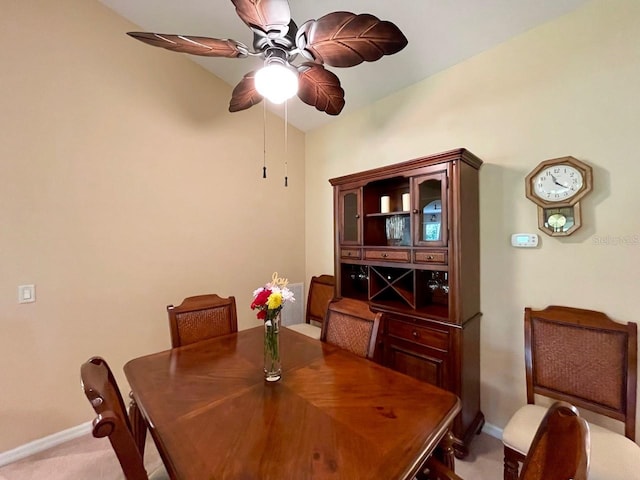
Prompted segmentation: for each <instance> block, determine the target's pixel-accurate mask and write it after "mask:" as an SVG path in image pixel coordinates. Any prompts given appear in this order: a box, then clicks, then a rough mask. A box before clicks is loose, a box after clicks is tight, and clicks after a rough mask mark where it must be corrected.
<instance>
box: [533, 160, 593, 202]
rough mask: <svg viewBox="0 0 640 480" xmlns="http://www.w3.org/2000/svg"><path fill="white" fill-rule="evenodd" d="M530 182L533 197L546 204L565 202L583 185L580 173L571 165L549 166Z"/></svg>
mask: <svg viewBox="0 0 640 480" xmlns="http://www.w3.org/2000/svg"><path fill="white" fill-rule="evenodd" d="M531 181H532V183H533V185H532V186H533V192H534V193H535V195H537V196H538V197H540V198H541V199H543V200H545V201H547V202H565V201H567V200H569V199H570V198H571V197H573V196H574V195H575V194H577V193H578V192H579V191H580V190H581V189H582V186H583V185H584V178H583V176H582V172H581V171H580V170H578V169H576V168H574V167H572V166H571V165H551V166H549V167H547V168H545V169H544V170H542V171H541V172H540V173H539V174H538V175H536V176H535V177H534V178H532V179H531Z"/></svg>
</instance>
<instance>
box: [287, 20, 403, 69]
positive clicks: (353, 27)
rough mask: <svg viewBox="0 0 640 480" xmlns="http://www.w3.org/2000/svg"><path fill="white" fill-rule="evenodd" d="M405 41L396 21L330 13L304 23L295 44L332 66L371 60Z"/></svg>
mask: <svg viewBox="0 0 640 480" xmlns="http://www.w3.org/2000/svg"><path fill="white" fill-rule="evenodd" d="M407 43H408V41H407V38H406V37H405V36H404V34H403V33H402V32H401V31H400V29H399V28H398V27H397V26H396V25H394V24H393V23H391V22H388V21H383V20H380V19H379V18H377V17H375V16H373V15H370V14H368V13H364V14H361V15H356V14H355V13H350V12H333V13H329V14H327V15H325V16H323V17H320V18H319V19H318V20H309V21H308V22H306V23H304V24H303V25H302V26H301V27H300V28H299V29H298V33H297V34H296V46H297V47H298V48H299V49H300V51H301V53H302V54H303V55H304V56H305V57H307V58H309V59H312V60H313V61H315V62H318V63H326V64H328V65H332V66H334V67H353V66H354V65H358V64H360V63H362V62H364V61H366V62H374V61H376V60H378V59H380V57H382V56H383V55H393V54H394V53H397V52H399V51H400V50H402V49H403V48H404V47H405V46H406V45H407Z"/></svg>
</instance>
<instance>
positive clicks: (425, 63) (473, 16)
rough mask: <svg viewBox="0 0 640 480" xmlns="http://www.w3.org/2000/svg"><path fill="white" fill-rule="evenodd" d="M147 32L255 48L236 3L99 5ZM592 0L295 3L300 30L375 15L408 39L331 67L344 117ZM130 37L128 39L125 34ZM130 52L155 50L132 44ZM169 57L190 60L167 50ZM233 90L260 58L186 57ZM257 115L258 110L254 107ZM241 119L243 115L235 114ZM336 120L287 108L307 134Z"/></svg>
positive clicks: (107, 0)
mask: <svg viewBox="0 0 640 480" xmlns="http://www.w3.org/2000/svg"><path fill="white" fill-rule="evenodd" d="M99 1H100V2H101V3H103V4H104V5H106V6H107V7H109V8H111V9H112V10H114V11H115V12H117V13H118V14H120V15H121V16H123V17H125V18H126V19H128V20H129V21H131V22H133V23H135V24H137V25H139V26H140V30H141V31H148V32H155V33H167V34H183V35H199V36H205V37H214V38H231V39H234V40H237V41H239V42H242V43H244V44H245V45H251V44H252V40H253V35H252V33H251V31H250V30H249V28H248V27H247V26H246V25H245V24H244V23H243V22H242V21H241V20H240V18H239V17H238V16H237V15H236V13H235V8H234V6H233V4H232V3H231V1H230V0H217V1H216V0H182V1H178V0H99ZM587 1H589V0H323V1H318V0H289V3H290V7H291V15H292V18H293V19H294V21H295V22H296V23H297V24H298V25H301V24H302V23H304V22H305V21H307V20H309V19H317V18H319V17H321V16H323V15H325V14H327V13H330V12H333V11H339V10H342V11H350V12H353V13H370V14H373V15H375V16H377V17H378V18H380V19H381V20H389V21H391V22H393V23H395V24H396V25H397V26H398V27H399V28H400V30H402V32H403V33H404V34H405V36H406V37H407V39H408V40H409V44H408V45H407V47H405V48H404V49H403V50H402V51H401V52H399V53H397V54H395V55H392V56H385V57H383V58H381V59H380V60H378V61H377V62H373V63H363V64H360V65H358V66H355V67H351V68H334V67H328V68H329V69H330V70H331V71H333V72H334V73H335V74H336V75H337V76H338V77H339V78H340V82H341V84H342V87H343V88H344V90H345V100H346V105H345V107H344V109H343V111H342V113H341V115H345V114H346V113H348V112H351V111H354V110H357V109H359V108H361V107H363V106H365V105H367V104H370V103H373V102H375V101H376V100H379V99H380V98H383V97H385V96H387V95H389V94H390V93H392V92H394V91H397V90H400V89H402V88H404V87H407V86H409V85H412V84H414V83H417V82H419V81H420V80H422V79H424V78H426V77H428V76H430V75H433V74H434V73H436V72H438V71H441V70H443V69H446V68H447V67H450V66H452V65H454V64H456V63H459V62H461V61H463V60H464V59H466V58H469V57H472V56H473V55H476V54H478V53H480V52H482V51H484V50H487V49H489V48H491V47H493V46H494V45H497V44H499V43H501V42H504V41H505V40H507V39H509V38H511V37H514V36H516V35H518V34H520V33H522V32H524V31H526V30H529V29H531V28H534V27H536V26H537V25H540V24H542V23H544V22H547V21H549V20H551V19H553V18H555V17H558V16H560V15H563V14H565V13H568V12H570V11H572V10H574V9H576V8H577V7H579V6H581V5H582V4H584V3H587ZM123 34H124V32H123ZM131 48H149V49H150V48H157V47H151V46H148V45H144V44H142V43H140V42H137V41H135V40H134V39H131ZM163 51H164V52H165V53H166V55H186V54H180V53H175V52H170V51H168V50H163ZM188 56H189V58H191V59H193V60H194V61H196V62H198V63H199V64H200V65H202V66H203V67H205V68H206V69H208V70H210V71H211V72H213V73H214V74H215V75H217V76H218V77H220V78H221V79H223V80H224V81H226V82H227V83H229V85H231V86H235V85H236V84H237V83H238V82H239V81H240V80H241V79H242V77H243V75H244V74H245V73H247V72H249V71H250V70H254V69H255V68H257V67H258V65H257V63H256V62H259V60H257V59H255V58H244V59H228V58H205V57H199V56H194V55H188ZM253 108H257V107H253ZM234 115H242V112H238V113H234ZM334 118H335V117H332V116H329V115H327V114H326V113H322V112H318V111H317V110H316V109H315V108H314V107H311V106H309V105H306V104H305V103H303V102H301V101H300V100H299V99H298V98H295V99H293V100H292V101H290V102H289V107H288V119H289V122H290V123H291V124H292V125H294V126H296V127H297V128H299V129H301V130H303V131H309V130H312V129H314V128H316V127H319V126H322V125H324V124H326V123H328V122H330V121H331V120H333V119H334Z"/></svg>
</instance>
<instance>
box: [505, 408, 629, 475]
mask: <svg viewBox="0 0 640 480" xmlns="http://www.w3.org/2000/svg"><path fill="white" fill-rule="evenodd" d="M546 413H547V408H545V407H542V406H540V405H525V406H524V407H522V408H520V409H519V410H518V411H517V412H516V413H515V414H514V415H513V417H511V419H510V420H509V423H508V424H507V426H506V427H505V428H504V431H503V433H502V443H504V444H505V445H506V446H507V447H509V448H512V449H513V450H516V451H518V452H520V453H522V454H523V455H526V454H527V451H528V450H529V446H530V445H531V441H532V440H533V437H534V435H535V434H536V430H537V429H538V425H539V424H540V422H541V421H542V418H543V417H544V416H545V414H546ZM589 430H590V434H591V459H590V462H589V480H629V479H631V478H638V474H639V473H638V472H640V446H639V445H638V444H636V443H634V442H632V441H631V440H629V439H628V438H627V437H625V436H624V435H622V434H619V433H616V432H613V431H611V430H608V429H606V428H603V427H600V426H598V425H595V424H593V423H589Z"/></svg>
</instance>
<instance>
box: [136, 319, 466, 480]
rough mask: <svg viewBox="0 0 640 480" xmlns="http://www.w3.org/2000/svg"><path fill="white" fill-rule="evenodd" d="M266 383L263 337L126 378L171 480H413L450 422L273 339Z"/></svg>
mask: <svg viewBox="0 0 640 480" xmlns="http://www.w3.org/2000/svg"><path fill="white" fill-rule="evenodd" d="M280 351H281V358H282V367H283V368H282V378H281V380H279V381H278V382H274V383H269V382H265V381H264V375H263V370H262V367H263V328H262V327H256V328H251V329H248V330H243V331H240V332H238V333H234V334H230V335H225V336H222V337H218V338H214V339H210V340H206V341H202V342H199V343H195V344H192V345H188V346H185V347H180V348H174V349H171V350H167V351H163V352H159V353H155V354H151V355H146V356H143V357H140V358H136V359H134V360H131V361H129V362H128V363H127V364H126V365H125V366H124V372H125V375H126V377H127V379H128V381H129V385H130V387H131V389H132V392H133V396H134V399H135V401H136V402H137V404H138V406H139V408H140V410H141V412H142V414H143V416H144V417H145V419H146V420H147V423H148V425H149V428H150V431H151V434H152V437H153V440H154V442H155V444H156V446H157V447H158V450H159V453H160V456H161V457H162V459H163V461H164V464H165V466H166V468H167V471H168V473H169V475H170V477H171V478H173V479H181V480H207V479H216V480H223V479H238V480H276V479H277V480H289V479H292V480H305V479H310V480H311V479H345V480H358V479H369V480H370V479H381V480H394V479H406V480H409V479H412V478H413V477H414V476H415V474H416V473H417V472H419V471H420V469H421V467H422V465H423V463H424V462H425V461H426V459H427V458H428V457H429V455H431V454H432V453H433V451H434V449H435V448H436V446H437V445H438V443H439V442H440V441H441V440H442V439H443V437H445V435H447V434H448V429H449V427H450V425H451V422H452V421H453V418H454V417H455V416H456V414H457V413H458V412H459V410H460V401H459V399H458V397H456V396H455V395H454V394H452V393H450V392H447V391H445V390H443V389H440V388H438V387H436V386H434V385H430V384H428V383H424V382H420V381H418V380H416V379H414V378H411V377H409V376H406V375H403V374H401V373H398V372H395V371H393V370H390V369H388V368H385V367H383V366H381V365H379V364H377V363H375V362H373V361H370V360H367V359H364V358H360V357H357V356H355V355H353V354H351V353H349V352H347V351H345V350H343V349H340V348H338V347H335V346H333V345H330V344H327V343H325V342H320V341H318V340H314V339H311V338H309V337H306V336H304V335H301V334H299V333H297V332H294V331H292V330H289V329H287V328H282V329H281V333H280Z"/></svg>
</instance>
